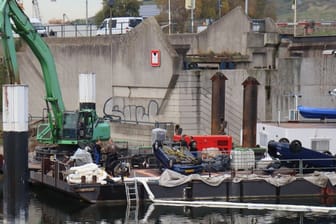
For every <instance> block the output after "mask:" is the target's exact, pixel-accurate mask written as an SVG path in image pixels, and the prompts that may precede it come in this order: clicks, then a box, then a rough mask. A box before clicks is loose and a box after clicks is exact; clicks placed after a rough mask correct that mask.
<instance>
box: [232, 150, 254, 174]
mask: <svg viewBox="0 0 336 224" xmlns="http://www.w3.org/2000/svg"><path fill="white" fill-rule="evenodd" d="M231 157H232V158H231V169H234V170H250V169H254V168H255V156H254V151H253V150H252V149H245V148H238V149H234V150H232V151H231Z"/></svg>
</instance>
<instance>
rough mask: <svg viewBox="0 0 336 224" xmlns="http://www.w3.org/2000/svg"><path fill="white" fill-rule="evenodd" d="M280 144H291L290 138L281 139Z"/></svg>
mask: <svg viewBox="0 0 336 224" xmlns="http://www.w3.org/2000/svg"><path fill="white" fill-rule="evenodd" d="M279 142H280V143H289V140H288V138H280V139H279Z"/></svg>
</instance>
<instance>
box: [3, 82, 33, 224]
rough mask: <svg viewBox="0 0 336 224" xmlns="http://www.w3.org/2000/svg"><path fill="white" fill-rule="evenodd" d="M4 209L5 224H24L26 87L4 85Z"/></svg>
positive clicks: (27, 176) (26, 206)
mask: <svg viewBox="0 0 336 224" xmlns="http://www.w3.org/2000/svg"><path fill="white" fill-rule="evenodd" d="M2 94H3V96H2V103H3V131H4V132H3V147H4V185H3V193H4V194H3V206H4V220H5V223H26V221H27V218H28V178H29V173H28V86H27V85H4V86H3V88H2Z"/></svg>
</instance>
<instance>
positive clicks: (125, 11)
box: [95, 0, 140, 25]
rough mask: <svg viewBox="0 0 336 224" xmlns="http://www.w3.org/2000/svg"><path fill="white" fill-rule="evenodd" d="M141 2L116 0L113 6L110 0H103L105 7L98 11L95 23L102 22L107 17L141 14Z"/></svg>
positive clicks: (136, 0)
mask: <svg viewBox="0 0 336 224" xmlns="http://www.w3.org/2000/svg"><path fill="white" fill-rule="evenodd" d="M139 9H140V2H139V1H138V0H115V3H114V5H113V7H110V6H109V5H108V0H103V8H102V9H101V10H100V11H99V12H97V13H96V15H95V23H96V24H97V25H98V24H100V23H101V22H102V21H103V20H104V19H105V18H109V17H111V15H112V17H120V16H139Z"/></svg>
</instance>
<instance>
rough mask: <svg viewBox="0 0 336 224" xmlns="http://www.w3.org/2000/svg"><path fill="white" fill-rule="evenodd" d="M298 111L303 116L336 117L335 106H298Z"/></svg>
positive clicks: (315, 117)
mask: <svg viewBox="0 0 336 224" xmlns="http://www.w3.org/2000/svg"><path fill="white" fill-rule="evenodd" d="M298 111H299V112H300V114H301V116H302V117H304V118H313V119H336V108H318V107H304V106H298Z"/></svg>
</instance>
